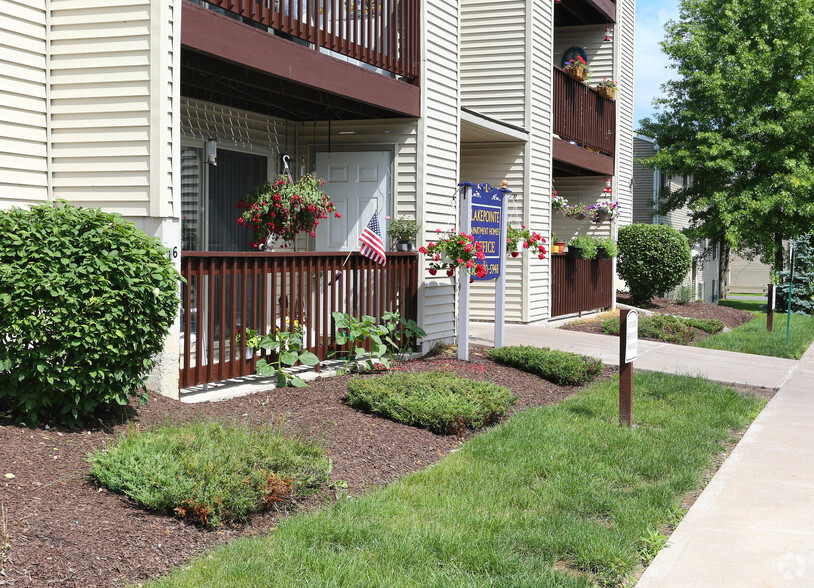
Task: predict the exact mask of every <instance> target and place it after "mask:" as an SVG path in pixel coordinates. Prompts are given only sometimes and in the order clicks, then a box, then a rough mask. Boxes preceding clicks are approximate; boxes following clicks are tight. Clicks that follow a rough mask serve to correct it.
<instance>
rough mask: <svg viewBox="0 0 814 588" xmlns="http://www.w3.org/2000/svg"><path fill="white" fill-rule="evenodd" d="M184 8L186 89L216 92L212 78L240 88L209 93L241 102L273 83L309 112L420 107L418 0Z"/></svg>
mask: <svg viewBox="0 0 814 588" xmlns="http://www.w3.org/2000/svg"><path fill="white" fill-rule="evenodd" d="M183 8H184V14H183V19H182V39H181V40H182V45H183V48H184V52H183V53H182V67H183V68H184V71H183V73H182V83H183V84H184V85H185V86H186V87H185V88H183V89H182V91H185V90H186V91H188V92H189V93H188V95H190V94H191V95H194V94H195V93H196V90H197V89H200V90H201V92H202V93H203V94H206V93H207V92H206V90H207V87H209V93H210V95H211V94H212V86H213V85H214V84H213V81H212V76H215V79H218V80H225V81H226V82H228V83H229V84H230V85H231V86H232V87H233V88H236V89H237V91H235V92H233V93H232V95H231V96H213V97H212V98H209V99H216V100H217V99H220V98H222V99H223V100H224V102H237V104H235V105H241V106H244V107H250V106H251V104H243V103H244V102H251V100H250V96H251V95H252V94H254V93H255V90H259V93H260V94H263V90H264V89H268V88H274V89H275V91H276V92H277V93H278V94H280V95H285V96H288V97H296V98H297V100H298V101H299V104H298V107H300V108H301V109H302V114H301V118H302V119H303V120H313V119H314V118H317V117H318V116H319V113H324V112H327V111H330V110H334V111H338V110H344V111H346V112H350V113H352V114H354V115H356V116H360V117H362V118H368V117H380V116H388V114H389V115H390V116H393V115H396V116H399V115H402V116H404V115H406V116H417V115H418V104H419V102H420V91H419V88H418V79H419V72H420V58H419V51H420V26H421V19H420V17H421V13H420V0H209V1H202V0H187V1H185V2H184V7H183ZM224 76H225V77H224ZM266 76H268V77H266ZM216 89H217V88H216ZM264 101H265V102H273V100H267V99H264ZM255 102H256V103H257V104H256V106H261V104H260V103H259V101H258V100H255ZM349 102H356V103H357V104H356V106H355V107H353V106H352V105H350V104H349ZM360 104H361V105H362V106H361V107H360V106H359V105H360ZM326 107H327V108H326ZM365 107H367V111H365ZM252 109H254V108H252ZM267 110H268V109H267ZM268 113H269V114H275V113H274V112H273V108H272V109H271V110H270V111H269V112H268ZM295 118H297V117H295Z"/></svg>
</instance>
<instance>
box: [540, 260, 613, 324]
mask: <svg viewBox="0 0 814 588" xmlns="http://www.w3.org/2000/svg"><path fill="white" fill-rule="evenodd" d="M613 295H614V287H613V260H612V259H572V258H569V257H567V256H565V255H552V256H551V316H552V317H555V316H562V315H565V314H573V313H575V312H584V311H588V310H595V309H599V308H610V306H611V304H613Z"/></svg>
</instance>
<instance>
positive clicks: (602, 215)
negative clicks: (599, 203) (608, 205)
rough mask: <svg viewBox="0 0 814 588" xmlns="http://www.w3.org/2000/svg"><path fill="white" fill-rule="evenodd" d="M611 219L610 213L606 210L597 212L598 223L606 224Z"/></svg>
mask: <svg viewBox="0 0 814 588" xmlns="http://www.w3.org/2000/svg"><path fill="white" fill-rule="evenodd" d="M610 219H611V215H610V213H609V212H605V211H604V210H600V211H597V213H596V222H598V223H604V222H606V221H609V220H610Z"/></svg>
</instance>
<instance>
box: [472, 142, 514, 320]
mask: <svg viewBox="0 0 814 588" xmlns="http://www.w3.org/2000/svg"><path fill="white" fill-rule="evenodd" d="M524 161H525V143H519V142H518V143H464V144H463V145H461V179H462V180H464V181H467V182H472V183H476V184H481V183H484V182H485V183H487V184H491V185H492V186H500V185H501V182H502V181H503V180H506V181H507V182H508V187H509V189H510V190H512V191H513V192H514V195H513V196H510V197H509V199H508V200H507V202H506V210H507V213H508V222H509V223H511V224H512V225H513V226H515V227H518V228H519V227H520V225H522V224H525V221H524V220H523V210H524V208H525V205H524V194H523V190H522V188H523V163H524ZM525 257H526V255H523V256H522V257H518V258H516V259H515V258H510V259H508V260H507V268H508V273H507V274H506V320H507V321H508V322H515V323H516V322H520V321H522V318H523V314H522V302H523V295H524V294H523V290H524V288H523V286H524V282H525V280H524V279H523V263H524V262H523V260H524V258H525ZM469 311H470V318H471V319H472V320H483V321H493V320H495V282H494V280H489V281H483V282H481V281H477V282H474V283H473V284H472V287H471V291H470V304H469Z"/></svg>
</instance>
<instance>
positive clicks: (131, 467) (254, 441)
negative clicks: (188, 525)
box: [89, 422, 331, 527]
mask: <svg viewBox="0 0 814 588" xmlns="http://www.w3.org/2000/svg"><path fill="white" fill-rule="evenodd" d="M89 460H90V463H91V473H92V474H93V476H94V477H95V478H96V479H97V480H98V481H99V483H101V484H102V485H103V486H105V487H107V488H109V489H110V490H113V491H114V492H121V493H123V494H126V495H127V496H129V497H130V498H131V499H133V500H134V501H135V502H137V503H138V504H141V505H143V506H145V507H147V508H149V509H151V510H156V511H159V512H162V513H165V514H170V515H171V514H173V513H174V514H175V515H177V516H179V517H182V518H184V519H186V520H189V521H192V522H196V523H199V524H201V525H203V526H208V527H217V526H220V525H222V524H223V523H227V522H231V521H235V522H240V521H245V520H246V519H247V518H248V517H249V516H250V515H251V514H252V513H254V512H258V511H261V510H265V509H269V508H274V507H277V506H283V505H285V504H287V503H288V502H290V501H291V500H292V499H294V498H297V497H300V496H303V495H305V494H307V493H308V492H309V491H310V490H311V489H312V488H314V487H315V486H317V485H319V484H322V483H325V482H327V480H328V474H329V473H330V471H331V461H330V460H329V459H328V458H326V457H325V456H324V454H323V452H322V449H321V448H319V447H317V446H316V445H314V444H313V443H310V442H306V441H304V440H301V439H287V438H285V437H284V436H283V435H282V434H281V433H279V432H277V431H275V430H274V429H272V428H271V427H268V426H253V427H252V428H251V429H249V428H248V427H246V426H224V425H221V424H219V423H205V422H200V423H192V424H185V425H164V426H161V427H156V428H154V429H150V430H148V431H146V432H140V431H139V430H138V428H136V427H130V428H128V431H127V433H125V434H124V435H122V437H121V438H120V439H119V441H118V443H116V444H115V445H113V446H111V447H108V448H107V449H105V450H96V451H94V452H93V453H92V454H91V456H90V458H89Z"/></svg>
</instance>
